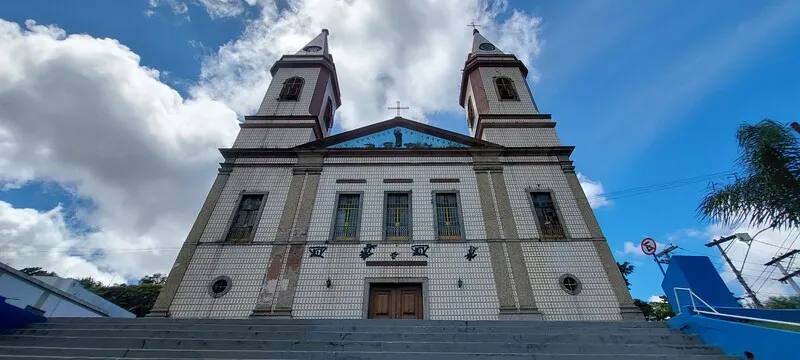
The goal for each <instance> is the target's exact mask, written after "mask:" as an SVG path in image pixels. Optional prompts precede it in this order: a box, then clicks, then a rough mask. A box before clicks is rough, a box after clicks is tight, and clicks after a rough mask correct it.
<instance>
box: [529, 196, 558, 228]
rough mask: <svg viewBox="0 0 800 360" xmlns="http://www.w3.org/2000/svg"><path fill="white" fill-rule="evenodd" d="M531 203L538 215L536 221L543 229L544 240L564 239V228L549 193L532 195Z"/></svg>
mask: <svg viewBox="0 0 800 360" xmlns="http://www.w3.org/2000/svg"><path fill="white" fill-rule="evenodd" d="M531 203H532V204H533V211H534V213H536V220H538V222H539V226H540V227H541V229H542V238H545V239H563V238H565V236H564V227H562V226H561V221H560V220H559V219H558V212H557V211H556V207H555V204H554V203H553V198H552V196H550V193H549V192H535V193H531Z"/></svg>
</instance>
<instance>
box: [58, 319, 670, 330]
mask: <svg viewBox="0 0 800 360" xmlns="http://www.w3.org/2000/svg"><path fill="white" fill-rule="evenodd" d="M48 322H50V323H79V324H96V323H102V324H118V323H119V324H164V323H170V324H177V323H182V324H183V323H190V324H246V325H359V326H492V327H502V326H512V327H519V326H526V327H542V328H551V327H554V326H558V327H565V328H574V327H580V328H607V327H618V328H636V329H639V328H666V327H667V325H666V323H664V322H645V321H524V320H519V321H512V320H499V321H498V320H475V321H462V320H389V319H338V320H337V319H270V318H247V319H189V318H136V319H127V318H50V319H48Z"/></svg>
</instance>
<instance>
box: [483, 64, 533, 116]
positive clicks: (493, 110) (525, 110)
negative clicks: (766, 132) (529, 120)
mask: <svg viewBox="0 0 800 360" xmlns="http://www.w3.org/2000/svg"><path fill="white" fill-rule="evenodd" d="M479 71H480V74H481V80H482V81H483V84H481V85H483V89H484V91H485V92H486V100H487V101H488V103H489V113H490V114H535V113H536V110H535V109H536V107H535V106H534V104H533V98H532V97H531V96H530V93H529V92H528V86H527V84H526V83H525V78H523V77H522V73H521V72H520V70H519V69H518V68H515V67H482V68H480V70H479ZM498 77H507V78H510V79H511V81H513V83H514V88H516V90H517V95H518V96H519V100H500V95H499V94H498V92H497V86H495V79H497V78H498Z"/></svg>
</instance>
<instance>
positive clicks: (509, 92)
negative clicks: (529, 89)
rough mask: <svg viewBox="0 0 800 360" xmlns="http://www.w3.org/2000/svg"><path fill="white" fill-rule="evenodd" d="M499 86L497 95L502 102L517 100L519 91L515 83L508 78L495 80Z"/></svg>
mask: <svg viewBox="0 0 800 360" xmlns="http://www.w3.org/2000/svg"><path fill="white" fill-rule="evenodd" d="M494 82H495V84H496V85H497V95H498V96H499V97H500V100H517V99H519V97H518V96H517V89H516V88H514V82H513V81H511V79H509V78H507V77H499V78H497V79H495V80H494Z"/></svg>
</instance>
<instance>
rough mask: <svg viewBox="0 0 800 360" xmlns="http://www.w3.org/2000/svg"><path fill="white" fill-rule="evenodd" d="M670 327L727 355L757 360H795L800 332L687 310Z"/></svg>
mask: <svg viewBox="0 0 800 360" xmlns="http://www.w3.org/2000/svg"><path fill="white" fill-rule="evenodd" d="M762 311H770V310H762ZM773 311H774V310H773ZM669 326H670V327H672V328H675V329H680V330H682V331H683V332H684V333H686V334H692V335H698V336H700V338H702V339H703V342H705V343H706V344H708V345H714V346H719V347H720V348H721V349H722V351H724V352H725V353H726V354H728V355H734V356H741V357H742V358H743V359H744V353H745V351H748V352H750V353H752V354H753V355H755V358H756V359H758V360H772V359H775V360H786V359H792V358H796V357H797V354H798V350H797V345H798V344H800V332H793V331H787V330H778V329H772V328H767V327H763V326H756V325H748V324H744V323H741V322H736V321H730V320H722V319H713V318H710V317H706V316H702V315H692V314H690V313H689V311H688V309H684V312H683V313H682V314H681V315H678V316H676V317H674V318H672V319H670V320H669ZM792 354H795V355H792ZM793 356H794V357H793Z"/></svg>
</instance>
